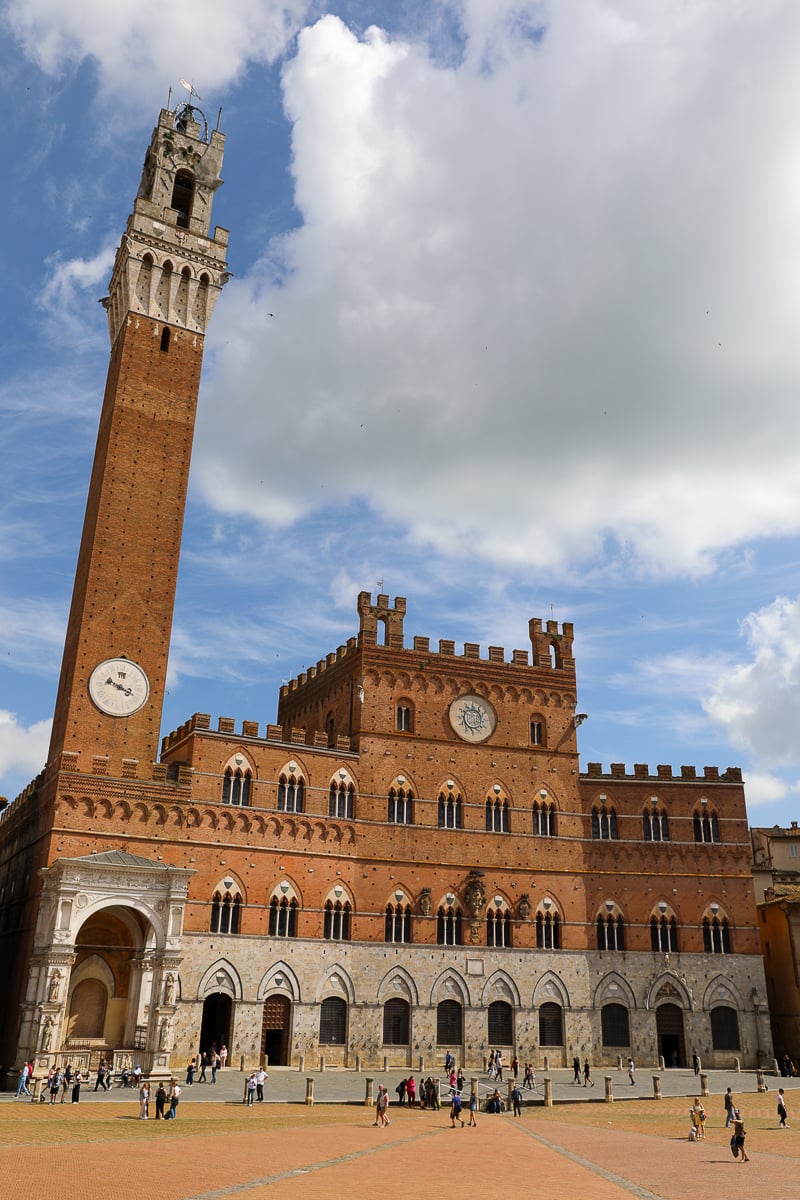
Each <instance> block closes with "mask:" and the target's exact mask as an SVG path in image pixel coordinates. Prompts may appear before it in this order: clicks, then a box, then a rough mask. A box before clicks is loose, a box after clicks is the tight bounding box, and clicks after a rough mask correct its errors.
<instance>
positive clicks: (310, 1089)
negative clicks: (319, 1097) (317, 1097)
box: [306, 1075, 314, 1104]
mask: <svg viewBox="0 0 800 1200" xmlns="http://www.w3.org/2000/svg"><path fill="white" fill-rule="evenodd" d="M313 1103H314V1080H313V1078H312V1077H311V1076H310V1075H309V1077H308V1079H306V1104H313Z"/></svg>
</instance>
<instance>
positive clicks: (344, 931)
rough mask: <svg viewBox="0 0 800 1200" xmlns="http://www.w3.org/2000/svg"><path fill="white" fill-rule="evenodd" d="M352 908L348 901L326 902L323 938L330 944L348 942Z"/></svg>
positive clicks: (335, 900)
mask: <svg viewBox="0 0 800 1200" xmlns="http://www.w3.org/2000/svg"><path fill="white" fill-rule="evenodd" d="M351 915H352V908H351V907H350V901H349V900H340V899H338V898H337V899H334V900H328V901H326V903H325V911H324V916H323V931H322V932H323V937H325V938H327V939H328V940H329V941H332V942H347V941H349V940H350V917H351Z"/></svg>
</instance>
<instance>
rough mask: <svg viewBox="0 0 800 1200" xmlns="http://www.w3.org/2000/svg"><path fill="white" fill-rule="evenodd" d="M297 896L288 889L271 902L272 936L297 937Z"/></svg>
mask: <svg viewBox="0 0 800 1200" xmlns="http://www.w3.org/2000/svg"><path fill="white" fill-rule="evenodd" d="M297 908H298V905H297V898H296V897H295V896H293V895H292V894H291V890H287V892H286V893H285V894H280V893H279V894H276V895H275V896H273V897H272V899H271V900H270V902H269V933H270V937H297Z"/></svg>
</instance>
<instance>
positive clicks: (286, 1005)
mask: <svg viewBox="0 0 800 1200" xmlns="http://www.w3.org/2000/svg"><path fill="white" fill-rule="evenodd" d="M291 1020H292V1002H291V1000H290V999H289V997H288V996H267V998H266V1000H265V1001H264V1017H263V1020H262V1023H261V1052H262V1054H264V1055H265V1056H266V1058H267V1060H268V1062H269V1064H270V1066H274V1067H288V1066H289V1035H290V1033H291Z"/></svg>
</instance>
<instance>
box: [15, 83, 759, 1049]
mask: <svg viewBox="0 0 800 1200" xmlns="http://www.w3.org/2000/svg"><path fill="white" fill-rule="evenodd" d="M223 147H224V138H223V135H222V134H221V133H219V132H218V131H214V132H212V133H211V134H210V135H209V133H208V131H207V129H206V126H205V121H204V118H203V116H202V113H201V112H200V111H199V110H198V109H196V108H194V107H192V106H190V105H184V106H182V107H181V108H179V109H178V110H176V111H174V112H171V111H167V110H163V111H162V112H161V114H160V117H159V121H158V126H157V128H156V129H155V131H154V133H153V138H152V141H151V143H150V147H149V149H148V152H147V156H146V159H145V165H144V171H143V175H142V182H141V186H140V189H139V194H138V196H137V198H136V200H135V203H134V210H133V214H132V216H131V217H130V218H129V220H128V224H127V228H126V231H125V234H124V236H123V238H122V242H121V244H120V248H119V251H118V253H117V258H116V263H115V266H114V271H113V275H112V279H111V284H110V290H109V296H108V298H107V300H106V301H105V304H106V308H107V312H108V319H109V330H110V336H111V362H110V367H109V374H108V383H107V387H106V393H105V399H104V402H103V408H102V413H101V416H100V428H99V433H98V443H97V452H96V457H95V464H94V469H93V473H92V478H91V483H90V487H89V497H88V502H87V511H86V519H85V525H84V531H83V538H82V542H81V547H80V553H79V558H78V565H77V571H76V580H75V589H74V594H73V601H72V608H71V611H70V617H69V625H68V631H67V637H66V645H65V650H64V659H63V666H62V672H61V679H60V683H59V689H58V696H57V700H56V709H55V717H54V724H53V735H52V743H51V747H50V752H49V755H48V761H47V765H46V767H45V769H44V770H43V772H42V773H41V775H40V776H38V777H37V779H36V780H34V781H33V783H31V784H30V785H29V787H28V788H27V789H26V790H25V791H24V792H23V793H22V794H21V795H20V796H19V797H17V799H16V800H15V801H14V802H13V803H12V804H11V805H9V806H8V808H7V809H6V810H5V811H4V812H3V814H2V818H1V819H0V969H2V971H3V974H4V978H5V979H6V980H7V999H6V1003H5V1005H4V1006H3V1011H2V1021H3V1031H2V1047H0V1058H2V1061H3V1062H5V1063H7V1064H18V1063H20V1062H21V1061H22V1060H23V1059H24V1058H25V1057H27V1056H33V1057H34V1058H35V1059H36V1061H37V1062H38V1063H39V1065H40V1066H44V1065H46V1064H47V1063H48V1062H49V1061H52V1060H53V1058H54V1057H57V1056H62V1057H63V1056H68V1057H69V1058H70V1059H71V1060H72V1062H73V1063H76V1062H86V1063H87V1064H93V1063H95V1062H96V1061H97V1059H98V1058H99V1057H100V1056H101V1055H102V1056H104V1057H108V1056H109V1055H110V1054H112V1053H114V1054H115V1055H116V1056H117V1061H118V1062H121V1061H122V1060H123V1059H125V1058H126V1057H127V1058H130V1057H132V1056H134V1055H135V1056H136V1057H138V1058H139V1059H140V1061H141V1062H142V1065H143V1066H144V1068H145V1069H146V1070H152V1071H162V1070H163V1071H166V1070H169V1069H170V1067H175V1066H176V1065H183V1064H184V1063H185V1062H186V1060H187V1059H188V1058H189V1057H190V1056H191V1055H194V1054H197V1053H198V1051H199V1050H200V1049H206V1048H207V1047H208V1046H210V1045H211V1044H212V1043H215V1044H216V1045H217V1046H218V1047H219V1046H221V1045H222V1043H225V1044H226V1045H227V1046H228V1048H229V1051H230V1055H231V1057H230V1059H229V1062H231V1063H234V1064H236V1065H238V1064H239V1062H240V1061H242V1060H243V1061H244V1063H245V1065H247V1066H250V1065H252V1064H255V1063H257V1062H259V1061H261V1060H262V1059H263V1058H264V1057H266V1058H268V1060H269V1062H270V1063H272V1064H285V1065H292V1066H298V1065H300V1063H301V1062H305V1063H306V1064H307V1065H316V1064H317V1063H318V1062H319V1061H320V1059H324V1060H325V1062H326V1063H328V1064H331V1065H339V1066H348V1067H352V1066H356V1065H357V1064H358V1063H361V1064H362V1065H365V1066H370V1067H375V1066H378V1065H380V1064H382V1063H383V1062H384V1061H388V1063H389V1064H390V1065H395V1066H398V1067H403V1068H406V1067H407V1068H413V1069H419V1066H420V1062H421V1061H422V1062H427V1063H429V1064H432V1063H433V1062H434V1060H435V1061H439V1056H441V1055H443V1054H444V1052H445V1051H446V1050H450V1051H452V1052H454V1053H455V1056H456V1058H457V1060H458V1061H459V1062H461V1063H463V1064H465V1066H467V1067H470V1068H472V1067H479V1066H480V1065H481V1064H482V1062H483V1060H484V1059H485V1057H486V1055H487V1054H488V1051H489V1048H495V1047H500V1048H502V1049H503V1050H504V1051H505V1052H506V1054H508V1055H513V1054H514V1053H516V1054H518V1055H519V1057H520V1058H524V1059H530V1060H532V1061H533V1062H535V1063H539V1064H540V1063H541V1062H542V1060H543V1058H544V1057H547V1058H548V1060H549V1062H550V1063H551V1064H566V1063H568V1062H569V1061H571V1059H572V1056H573V1055H574V1054H580V1055H581V1056H584V1055H588V1056H589V1057H590V1058H591V1059H592V1061H593V1062H595V1063H616V1061H617V1059H618V1057H619V1056H620V1055H623V1056H627V1055H628V1054H629V1053H630V1054H633V1055H634V1056H635V1057H636V1058H637V1059H638V1060H639V1061H641V1062H647V1061H649V1062H653V1063H655V1062H657V1061H658V1059H659V1058H660V1057H661V1058H663V1059H664V1060H665V1063H666V1065H667V1066H670V1065H685V1064H686V1063H687V1060H688V1059H689V1058H690V1056H691V1054H692V1053H694V1052H696V1053H698V1054H700V1056H701V1057H702V1059H703V1061H704V1063H706V1064H707V1065H709V1066H730V1065H732V1063H733V1060H734V1058H738V1059H739V1060H740V1061H741V1063H742V1065H743V1066H753V1065H756V1064H757V1063H762V1062H767V1061H769V1060H770V1059H771V1057H772V1045H771V1038H770V1027H769V1017H768V1012H767V1007H766V987H765V980H764V970H763V964H762V958H761V950H760V941H759V931H758V928H757V924H756V907H755V901H754V894H753V880H752V875H751V863H750V843H749V838H748V829H747V817H746V811H745V800H744V789H743V786H742V780H741V773H740V772H739V771H738V770H736V769H733V768H729V769H728V770H726V771H724V772H720V771H719V770H718V769H716V768H710V767H706V768H704V770H703V771H702V772H700V773H698V772H697V771H696V770H695V768H693V767H687V766H683V767H680V769H678V770H675V771H673V769H672V768H671V767H669V766H664V765H662V766H658V767H657V768H656V770H655V771H653V772H651V771H650V770H649V768H648V767H647V765H645V764H635V765H634V766H633V768H632V769H631V770H626V768H625V766H624V765H622V764H612V765H611V767H610V770H609V771H607V772H604V771H603V770H602V769H601V765H600V764H597V763H590V764H589V765H588V768H587V770H586V772H585V773H581V771H580V769H579V759H578V743H577V738H578V730H579V727H580V724H581V721H582V714H580V713H578V712H577V711H576V707H577V681H576V671H575V661H574V658H573V649H572V647H573V628H572V626H571V625H570V624H567V623H564V624H562V625H559V624H557V623H556V622H554V621H547V622H542V621H540V620H538V619H535V618H534V619H532V620H530V621H529V622H528V628H527V646H526V647H525V648H524V649H514V650H512V651H510V653H509V654H506V652H505V650H504V648H503V647H500V646H489V647H488V648H487V649H486V651H485V652H483V651H482V650H481V648H480V646H478V645H477V644H474V643H466V644H465V645H463V646H461V647H458V648H457V647H456V645H455V643H454V642H452V641H448V640H441V641H439V643H438V646H436V647H434V648H432V647H431V645H430V642H429V639H428V638H426V637H420V636H414V637H411V638H407V636H406V633H405V630H404V624H405V617H406V601H405V599H403V598H402V597H397V598H395V599H394V601H393V602H390V598H389V597H388V596H386V595H378V596H377V597H376V598H374V599H373V597H372V596H371V595H370V594H369V593H367V592H362V593H361V594H360V595H359V597H358V600H357V619H358V625H357V630H355V631H354V636H353V637H351V638H350V639H349V640H348V641H347V643H346V644H345V645H342V646H339V647H338V648H336V649H335V650H333V651H332V652H330V653H328V654H327V655H326V656H325V657H322V658H320V660H319V662H318V663H317V664H316V666H315V667H314V668H312V669H310V670H308V671H306V672H304V673H303V674H302V675H300V676H299V677H298V678H297V679H295V680H293V681H292V682H291V683H290V684H289V685H288V686H285V687H283V688H282V689H281V692H280V696H279V699H278V710H277V719H276V721H275V723H264V722H263V720H258V719H244V720H239V721H237V720H235V719H234V718H232V717H219V718H218V719H216V721H215V722H214V723H213V724H212V720H211V717H210V716H209V715H207V714H204V713H195V714H194V715H193V716H192V717H191V718H190V719H189V720H187V721H186V723H185V724H184V725H183V726H181V728H179V729H177V730H175V731H174V732H172V733H170V734H169V735H168V736H167V737H165V738H163V741H162V742H161V744H160V748H159V738H160V725H161V713H162V702H163V695H164V681H165V673H166V664H167V653H168V647H169V639H170V631H171V623H172V613H173V605H174V595H175V583H176V576H177V565H178V547H179V546H180V541H181V532H182V524H183V511H184V505H185V498H186V488H187V481H188V472H189V461H190V454H191V443H192V435H193V429H194V420H195V409H196V402H197V394H198V386H199V379H200V368H201V361H202V354H203V341H204V334H205V330H206V327H207V323H208V320H209V318H210V316H211V312H212V309H213V307H214V303H215V300H216V298H217V296H218V294H219V291H220V289H221V288H222V286H223V285H224V283H225V282H226V279H227V273H226V263H225V252H226V245H227V231H226V230H224V229H220V228H216V229H215V230H214V231H213V233H212V232H211V226H210V217H211V207H212V200H213V196H214V192H215V191H216V189H217V187H218V186H219V184H220V182H221V179H220V171H221V166H222V153H223ZM159 749H160V753H159Z"/></svg>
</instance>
